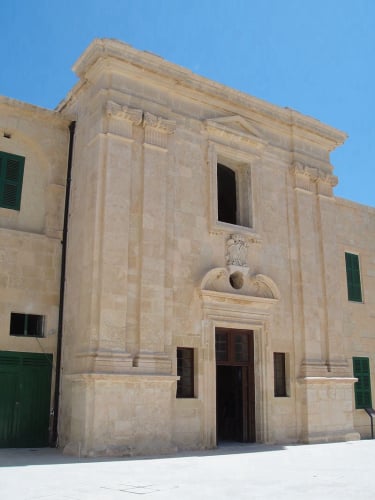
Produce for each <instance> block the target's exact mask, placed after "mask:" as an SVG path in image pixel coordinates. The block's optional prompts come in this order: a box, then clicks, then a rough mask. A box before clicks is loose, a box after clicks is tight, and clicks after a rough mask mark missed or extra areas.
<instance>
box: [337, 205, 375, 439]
mask: <svg viewBox="0 0 375 500" xmlns="http://www.w3.org/2000/svg"><path fill="white" fill-rule="evenodd" d="M337 206H338V217H337V235H338V236H337V239H338V257H339V279H340V288H339V292H338V293H339V297H340V303H341V305H342V310H341V317H340V320H341V321H342V342H343V345H344V347H345V353H346V356H347V358H348V360H349V363H350V366H351V369H352V358H353V357H354V356H360V357H368V358H369V361H370V375H371V388H372V394H373V405H374V402H375V400H374V388H375V357H374V355H375V314H374V310H375V257H374V255H375V238H374V234H375V209H374V208H372V207H366V206H363V205H359V204H357V203H353V202H350V201H347V200H343V199H337ZM345 252H349V253H354V254H358V255H359V262H360V272H361V284H362V299H363V303H357V302H350V301H349V300H348V295H347V285H346V270H345ZM354 420H355V427H356V429H357V430H358V432H360V433H361V436H362V437H369V436H371V428H370V419H369V417H368V415H367V414H366V413H365V412H364V410H354Z"/></svg>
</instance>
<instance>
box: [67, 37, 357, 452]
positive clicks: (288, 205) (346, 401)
mask: <svg viewBox="0 0 375 500" xmlns="http://www.w3.org/2000/svg"><path fill="white" fill-rule="evenodd" d="M75 71H76V72H77V74H78V76H79V77H80V78H81V82H80V83H79V84H78V85H77V87H76V88H75V89H73V91H72V93H71V94H70V96H68V98H67V100H66V101H65V102H64V103H62V105H61V107H60V110H61V111H62V113H69V114H76V115H77V134H76V143H75V155H74V164H73V184H72V204H71V223H70V232H69V247H68V277H69V279H68V281H67V297H66V298H67V301H66V314H65V327H64V339H65V340H64V382H63V396H62V418H61V420H60V421H61V425H60V431H61V432H60V437H61V443H62V445H65V446H66V450H67V451H71V452H74V453H77V450H78V448H79V449H80V450H81V451H82V450H83V451H82V452H83V453H84V454H95V453H110V454H116V453H122V452H126V450H128V452H129V453H144V452H153V451H155V452H158V451H160V450H161V449H162V448H161V441H163V442H164V445H165V446H164V449H174V448H202V447H212V446H215V444H216V401H215V391H216V364H215V328H216V327H228V328H239V329H248V330H252V331H253V332H254V334H253V335H254V345H255V354H254V361H255V398H256V439H257V441H262V442H296V441H307V442H313V441H318V440H321V441H329V440H338V439H348V438H356V437H358V435H357V434H356V433H355V431H354V429H353V414H354V413H355V412H353V398H352V394H353V384H354V379H353V377H352V372H351V369H350V363H348V361H347V358H348V353H347V352H348V349H347V348H346V347H345V345H344V344H343V342H342V326H343V318H342V308H341V302H342V301H341V299H340V296H339V295H338V294H337V290H338V288H339V287H342V279H341V278H342V276H341V275H340V261H339V260H338V258H337V257H338V254H339V249H340V245H341V239H340V238H342V237H341V236H340V235H339V234H338V232H336V227H337V224H338V221H340V220H341V219H340V218H341V217H342V216H341V215H340V214H341V210H342V208H341V204H340V203H337V202H335V199H334V197H333V194H332V187H333V186H334V185H335V184H336V182H337V179H336V178H335V177H334V175H333V173H332V170H333V169H332V166H331V165H330V163H329V152H330V151H331V150H332V149H334V148H335V147H336V146H338V145H339V144H341V143H342V142H343V141H344V139H345V134H343V133H341V132H339V131H336V130H334V129H332V128H330V127H327V126H325V125H323V124H321V123H319V122H317V121H315V120H313V119H311V118H308V117H303V116H302V115H300V114H298V113H296V112H294V111H292V110H288V109H281V108H277V107H276V106H272V105H269V104H267V103H264V102H262V101H259V100H257V99H254V98H252V97H250V96H245V95H244V94H241V93H239V92H236V91H234V90H232V89H227V88H225V87H223V86H221V85H219V84H216V83H214V82H209V81H207V80H204V79H203V78H200V77H197V76H196V75H192V74H191V73H190V72H188V71H186V70H184V69H182V68H179V67H177V66H175V65H171V64H169V63H167V62H165V61H162V60H161V59H160V58H157V57H155V56H152V55H150V54H145V53H140V52H138V51H135V50H134V49H132V48H131V47H128V46H126V45H124V44H120V43H117V42H113V41H104V42H101V41H98V42H94V44H93V45H92V46H91V47H90V48H89V49H88V51H87V52H86V53H85V54H84V55H83V56H82V58H81V59H80V60H79V61H78V62H77V64H76V66H75ZM218 161H221V162H223V163H227V164H229V165H230V166H231V167H232V168H233V169H235V170H236V172H237V176H238V179H241V182H240V187H239V199H240V205H241V206H240V212H241V213H240V217H241V221H240V224H239V225H232V224H227V223H221V222H218V220H217V202H216V197H217V187H216V164H217V162H218ZM338 205H340V208H338ZM236 238H237V240H238V238H239V239H240V241H242V244H243V245H245V246H246V252H244V253H243V254H241V257H240V258H239V262H237V261H235V260H236V259H235V258H234V254H231V252H233V251H238V252H240V250H238V249H237V250H236V248H237V247H236V245H237V243H234V247H235V250H233V248H232V250H231V249H230V245H233V241H237V240H236ZM231 242H232V243H231ZM231 259H232V260H233V259H234V260H233V261H231ZM237 260H238V256H237ZM234 270H236V272H238V273H240V275H241V276H242V278H241V279H243V282H244V286H243V287H242V288H241V289H235V288H233V287H231V286H230V284H229V276H230V274H231V273H232V272H234ZM177 347H192V348H194V353H195V375H194V379H195V397H194V398H191V399H185V400H181V399H177V398H176V397H175V390H176V374H177V371H176V348H177ZM274 352H285V353H286V358H287V378H288V381H287V397H285V398H275V397H274V395H273V353H274ZM82 405H84V408H83V407H82ZM137 412H138V413H137ZM135 416H136V418H135ZM150 421H152V424H153V425H151V426H150V425H149V424H150ZM140 422H142V424H141V425H142V427H147V429H148V430H147V433H146V434H144V435H143V436H140V434H139V432H140V429H139V423H140ZM116 426H117V427H116ZM120 428H121V429H120ZM105 450H107V451H105Z"/></svg>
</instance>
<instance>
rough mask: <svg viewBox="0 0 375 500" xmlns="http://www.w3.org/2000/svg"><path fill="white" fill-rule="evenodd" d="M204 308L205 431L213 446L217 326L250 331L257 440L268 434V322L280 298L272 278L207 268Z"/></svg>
mask: <svg viewBox="0 0 375 500" xmlns="http://www.w3.org/2000/svg"><path fill="white" fill-rule="evenodd" d="M199 292H200V297H201V302H202V310H203V328H202V340H203V344H204V345H205V346H206V347H207V350H208V352H209V354H208V358H209V359H208V365H207V373H206V376H205V379H204V399H205V401H206V402H207V404H206V405H205V415H204V426H205V434H206V436H207V437H209V439H208V441H210V444H211V446H215V445H216V359H215V330H216V328H227V329H240V330H253V332H254V366H255V400H256V402H257V404H256V410H255V421H256V422H257V426H256V441H257V442H266V441H267V440H268V436H269V429H268V421H269V419H268V418H267V414H268V405H267V401H266V399H265V397H264V394H265V392H266V391H265V387H264V383H265V382H264V381H265V380H266V367H267V363H266V345H267V336H268V330H267V323H268V320H269V317H270V315H271V312H272V309H273V307H274V306H275V304H276V303H277V302H278V301H279V299H280V292H279V290H278V287H277V286H276V284H275V283H274V281H273V280H272V279H271V278H269V277H268V276H265V275H263V274H256V275H251V274H250V272H249V268H247V267H244V266H235V265H229V266H227V267H217V268H213V269H211V270H210V271H208V272H207V273H206V274H205V276H204V277H203V279H202V281H201V284H200V290H199Z"/></svg>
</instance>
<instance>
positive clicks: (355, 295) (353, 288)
mask: <svg viewBox="0 0 375 500" xmlns="http://www.w3.org/2000/svg"><path fill="white" fill-rule="evenodd" d="M345 264H346V281H347V285H348V300H350V301H353V302H362V289H361V275H360V270H359V257H358V255H356V254H353V253H347V252H346V253H345Z"/></svg>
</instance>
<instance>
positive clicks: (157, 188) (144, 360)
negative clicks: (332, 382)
mask: <svg viewBox="0 0 375 500" xmlns="http://www.w3.org/2000/svg"><path fill="white" fill-rule="evenodd" d="M143 125H144V129H145V139H144V150H143V213H142V259H141V260H142V263H141V293H140V307H139V310H140V317H139V349H140V351H139V353H138V355H137V356H136V357H135V359H134V366H135V367H138V368H141V369H142V371H145V372H153V373H170V371H171V360H170V359H169V358H168V356H167V355H166V354H165V352H164V346H165V325H166V292H165V275H166V261H165V254H166V238H167V228H166V224H167V213H166V207H167V170H168V139H169V136H170V134H172V133H173V132H174V130H175V126H176V124H175V122H174V121H171V120H165V119H164V118H161V117H158V116H155V115H153V114H151V113H148V112H146V113H145V114H144V121H143Z"/></svg>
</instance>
